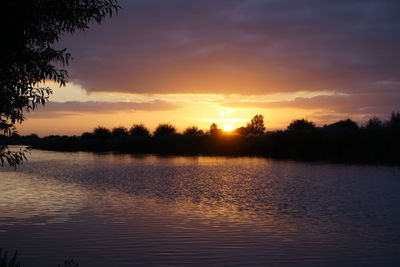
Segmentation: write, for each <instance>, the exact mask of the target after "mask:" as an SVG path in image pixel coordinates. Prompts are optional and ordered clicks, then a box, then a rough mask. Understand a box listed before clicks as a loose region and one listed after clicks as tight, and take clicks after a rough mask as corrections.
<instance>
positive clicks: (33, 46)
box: [0, 0, 119, 166]
mask: <svg viewBox="0 0 400 267" xmlns="http://www.w3.org/2000/svg"><path fill="white" fill-rule="evenodd" d="M1 7H2V15H1V16H0V25H1V33H2V36H6V37H7V41H3V42H1V45H0V95H1V97H0V134H3V135H11V134H12V133H14V132H15V131H16V129H15V123H22V122H23V121H24V119H25V117H24V112H29V111H31V110H34V109H35V108H36V107H37V106H38V105H44V104H45V103H46V102H47V100H48V98H49V95H50V94H51V93H52V91H51V90H50V88H48V87H43V83H44V82H45V81H47V80H51V81H53V82H55V83H56V84H58V85H60V86H65V84H66V82H67V78H68V73H67V71H66V70H65V69H64V68H65V67H66V66H67V65H68V62H69V61H70V59H71V55H70V54H69V53H68V52H67V51H66V49H60V48H57V47H56V45H55V44H56V43H57V42H58V41H59V40H60V39H61V38H62V37H63V36H64V35H65V33H73V32H75V31H83V30H85V29H87V28H88V27H89V25H90V24H91V23H92V22H97V23H101V22H102V20H103V19H104V18H105V17H107V16H112V15H113V14H114V13H115V12H117V10H118V8H119V7H118V5H117V3H116V0H58V1H52V0H41V1H32V0H5V1H3V2H2V4H1ZM20 152H21V151H20ZM22 153H23V152H22ZM0 159H1V161H2V162H4V161H5V160H6V161H8V162H9V163H10V164H11V165H13V166H16V165H18V164H20V163H21V162H22V161H23V159H24V157H20V155H18V153H17V154H13V152H11V151H10V150H8V148H7V146H2V147H0Z"/></svg>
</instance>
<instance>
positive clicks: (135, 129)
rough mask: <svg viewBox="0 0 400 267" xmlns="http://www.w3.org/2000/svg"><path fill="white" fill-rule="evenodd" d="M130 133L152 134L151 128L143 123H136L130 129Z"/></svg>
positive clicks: (136, 134) (137, 134)
mask: <svg viewBox="0 0 400 267" xmlns="http://www.w3.org/2000/svg"><path fill="white" fill-rule="evenodd" d="M129 133H130V134H131V135H132V136H150V131H149V129H147V128H146V126H144V125H143V124H142V123H140V124H134V125H133V126H132V127H131V128H130V129H129Z"/></svg>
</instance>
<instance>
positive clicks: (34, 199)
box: [0, 151, 400, 267]
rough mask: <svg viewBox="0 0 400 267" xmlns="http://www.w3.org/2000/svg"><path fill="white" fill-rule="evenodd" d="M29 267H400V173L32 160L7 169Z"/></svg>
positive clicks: (191, 162) (55, 155) (17, 244)
mask: <svg viewBox="0 0 400 267" xmlns="http://www.w3.org/2000/svg"><path fill="white" fill-rule="evenodd" d="M0 247H1V248H3V249H7V250H9V251H13V250H15V249H18V250H19V253H20V260H21V261H22V263H23V266H51V265H53V264H58V263H61V262H62V261H63V260H64V259H68V258H74V259H75V260H77V261H78V262H79V263H80V266H82V267H85V266H132V265H135V264H137V265H152V266H167V265H168V266H179V265H181V266H186V265H191V266H206V265H207V266H400V168H398V167H377V166H346V165H336V164H321V163H319V164H317V163H301V162H290V161H274V160H268V159H260V158H224V157H156V156H144V157H136V156H131V155H112V154H93V153H60V152H46V151H33V152H32V154H31V156H30V161H29V162H28V163H27V164H24V165H23V166H21V167H20V168H18V170H17V171H14V170H12V169H9V168H0Z"/></svg>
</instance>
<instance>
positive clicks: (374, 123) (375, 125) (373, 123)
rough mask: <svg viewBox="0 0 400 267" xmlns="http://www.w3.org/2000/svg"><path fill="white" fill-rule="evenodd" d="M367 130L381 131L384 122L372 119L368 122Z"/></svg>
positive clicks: (375, 118)
mask: <svg viewBox="0 0 400 267" xmlns="http://www.w3.org/2000/svg"><path fill="white" fill-rule="evenodd" d="M365 128H366V129H368V130H381V129H383V122H382V121H381V119H379V118H378V117H372V118H371V119H369V120H368V122H367V124H366V125H365Z"/></svg>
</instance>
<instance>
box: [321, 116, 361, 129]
mask: <svg viewBox="0 0 400 267" xmlns="http://www.w3.org/2000/svg"><path fill="white" fill-rule="evenodd" d="M324 128H326V129H329V130H357V129H358V128H359V127H358V124H357V123H356V122H355V121H353V120H351V119H346V120H340V121H338V122H335V123H332V124H329V125H327V126H325V127H324Z"/></svg>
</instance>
